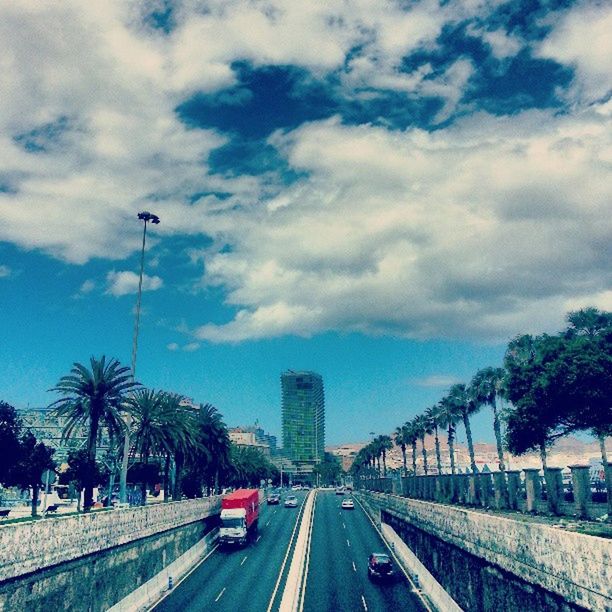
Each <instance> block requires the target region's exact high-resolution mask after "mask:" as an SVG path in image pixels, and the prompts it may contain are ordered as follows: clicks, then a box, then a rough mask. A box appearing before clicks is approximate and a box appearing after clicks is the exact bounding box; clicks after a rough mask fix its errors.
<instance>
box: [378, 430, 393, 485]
mask: <svg viewBox="0 0 612 612" xmlns="http://www.w3.org/2000/svg"><path fill="white" fill-rule="evenodd" d="M378 444H379V446H380V454H381V456H382V462H383V478H386V477H387V451H388V450H391V449H392V448H393V440H391V436H388V435H386V434H383V435H381V436H378Z"/></svg>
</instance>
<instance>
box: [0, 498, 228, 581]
mask: <svg viewBox="0 0 612 612" xmlns="http://www.w3.org/2000/svg"><path fill="white" fill-rule="evenodd" d="M220 507H221V498H220V497H219V496H216V497H207V498H204V499H193V500H188V501H181V502H173V503H166V504H155V505H150V506H142V507H138V508H126V509H122V510H109V511H106V512H92V513H90V514H82V515H78V516H66V517H57V518H52V519H46V520H38V521H33V522H27V523H17V524H9V525H1V526H0V551H2V555H0V583H1V582H2V581H5V580H8V579H12V578H15V577H18V576H23V575H26V574H30V573H32V572H36V571H38V570H41V569H43V568H48V567H52V566H54V565H58V564H60V563H64V562H67V561H73V560H75V559H78V558H79V557H83V556H85V555H91V554H93V553H98V552H100V551H104V550H107V549H109V548H114V547H117V546H121V545H123V544H127V543H129V542H132V541H134V540H137V539H141V538H146V537H148V536H151V535H154V534H157V533H161V532H163V531H168V530H170V529H175V528H177V527H180V526H183V525H187V524H189V523H194V522H196V521H201V520H203V519H205V518H206V517H208V516H211V515H214V514H219V512H220Z"/></svg>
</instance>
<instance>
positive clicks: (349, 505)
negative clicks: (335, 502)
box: [341, 499, 355, 510]
mask: <svg viewBox="0 0 612 612" xmlns="http://www.w3.org/2000/svg"><path fill="white" fill-rule="evenodd" d="M341 505H342V509H343V510H354V509H355V504H354V503H353V500H352V499H343V500H342V504H341Z"/></svg>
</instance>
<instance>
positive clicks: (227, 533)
mask: <svg viewBox="0 0 612 612" xmlns="http://www.w3.org/2000/svg"><path fill="white" fill-rule="evenodd" d="M220 518H221V527H220V528H219V543H220V544H221V546H225V545H229V546H233V545H235V546H242V545H244V544H246V543H247V542H248V540H249V539H250V536H252V535H254V534H255V533H256V532H257V520H258V518H259V491H258V490H257V489H238V490H237V491H234V492H232V493H230V494H229V495H226V496H225V497H223V498H222V499H221V517H220Z"/></svg>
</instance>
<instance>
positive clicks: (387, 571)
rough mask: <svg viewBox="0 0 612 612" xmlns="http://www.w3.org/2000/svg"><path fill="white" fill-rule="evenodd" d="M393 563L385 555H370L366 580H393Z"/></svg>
mask: <svg viewBox="0 0 612 612" xmlns="http://www.w3.org/2000/svg"><path fill="white" fill-rule="evenodd" d="M393 576H394V574H393V562H392V561H391V557H389V555H386V554H385V553H372V554H371V555H370V556H369V558H368V578H370V579H371V580H374V579H380V580H385V579H391V578H393Z"/></svg>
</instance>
